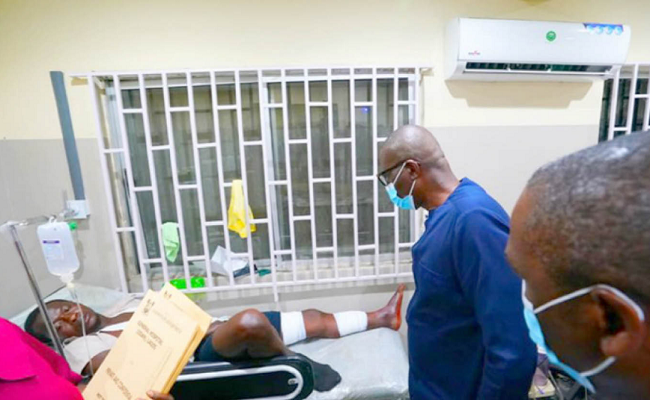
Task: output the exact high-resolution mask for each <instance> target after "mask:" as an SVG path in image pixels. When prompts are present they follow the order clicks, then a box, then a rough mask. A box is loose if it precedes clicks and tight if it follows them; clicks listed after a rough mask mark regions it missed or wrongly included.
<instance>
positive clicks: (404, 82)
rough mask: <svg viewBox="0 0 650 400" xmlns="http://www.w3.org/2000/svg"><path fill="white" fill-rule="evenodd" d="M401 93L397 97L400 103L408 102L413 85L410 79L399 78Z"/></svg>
mask: <svg viewBox="0 0 650 400" xmlns="http://www.w3.org/2000/svg"><path fill="white" fill-rule="evenodd" d="M398 85H399V91H398V92H397V97H398V100H400V101H408V100H409V87H410V86H411V84H410V83H409V79H408V78H399V83H398Z"/></svg>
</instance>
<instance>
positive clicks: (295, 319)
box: [280, 311, 307, 346]
mask: <svg viewBox="0 0 650 400" xmlns="http://www.w3.org/2000/svg"><path fill="white" fill-rule="evenodd" d="M280 323H281V324H282V341H283V342H284V344H285V345H286V346H289V345H292V344H294V343H297V342H300V341H302V340H305V339H307V331H306V329H305V319H304V317H303V316H302V312H301V311H296V312H286V313H285V312H283V313H280Z"/></svg>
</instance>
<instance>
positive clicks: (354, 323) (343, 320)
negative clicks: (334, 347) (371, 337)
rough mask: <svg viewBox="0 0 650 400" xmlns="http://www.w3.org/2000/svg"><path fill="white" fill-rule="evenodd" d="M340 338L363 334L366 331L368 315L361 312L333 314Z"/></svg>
mask: <svg viewBox="0 0 650 400" xmlns="http://www.w3.org/2000/svg"><path fill="white" fill-rule="evenodd" d="M334 319H336V326H337V327H338V328H339V334H340V335H341V336H346V335H351V334H353V333H357V332H363V331H365V330H366V329H368V315H367V314H366V313H365V312H363V311H346V312H342V313H336V314H334Z"/></svg>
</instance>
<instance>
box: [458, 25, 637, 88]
mask: <svg viewBox="0 0 650 400" xmlns="http://www.w3.org/2000/svg"><path fill="white" fill-rule="evenodd" d="M631 35H632V32H631V29H630V27H629V26H627V25H616V24H598V23H577V22H550V21H515V20H500V19H477V18H456V19H454V20H452V21H451V22H450V23H449V25H448V27H447V37H446V49H445V52H446V55H445V56H446V67H445V68H446V78H447V79H465V80H487V81H496V80H512V81H537V80H552V81H584V80H597V79H603V78H607V77H610V76H612V75H613V74H614V73H615V72H616V70H617V69H619V68H620V67H621V65H622V64H623V63H625V59H626V58H627V52H628V49H629V47H630V37H631Z"/></svg>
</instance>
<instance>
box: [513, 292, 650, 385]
mask: <svg viewBox="0 0 650 400" xmlns="http://www.w3.org/2000/svg"><path fill="white" fill-rule="evenodd" d="M594 289H605V290H608V291H610V292H612V293H613V294H614V295H616V297H618V298H620V299H621V300H623V301H625V302H626V303H627V304H629V305H630V306H631V307H632V308H633V309H634V311H636V313H637V315H638V316H639V319H641V321H644V320H645V314H644V313H643V310H642V309H641V307H639V306H638V305H637V304H636V303H635V302H634V301H633V300H632V299H630V298H629V297H628V296H627V295H626V294H625V293H623V292H621V291H620V290H618V289H616V288H614V287H611V286H608V285H594V286H589V287H587V288H583V289H579V290H576V291H575V292H572V293H569V294H566V295H564V296H561V297H558V298H557V299H555V300H551V301H549V302H548V303H545V304H543V305H541V306H539V307H537V308H533V304H532V303H531V302H530V300H528V298H527V297H526V281H523V283H522V287H521V297H522V300H523V302H524V319H525V320H526V325H527V326H528V333H529V335H530V338H531V339H532V340H533V342H534V343H535V344H536V345H538V346H539V347H541V348H542V349H544V351H545V352H546V355H547V356H548V359H549V361H550V362H551V364H554V365H556V366H558V367H559V368H561V369H562V370H563V371H564V372H566V373H567V375H569V376H570V377H571V378H573V380H575V381H576V382H578V383H579V384H581V385H582V386H584V387H585V388H587V389H588V390H589V391H590V392H592V393H596V388H595V387H594V385H593V383H591V381H590V380H589V377H590V376H594V375H597V374H599V373H601V372H603V371H604V370H605V369H607V368H608V367H609V366H610V365H612V364H614V362H615V361H616V357H608V358H607V359H605V360H604V361H603V362H601V363H600V364H598V365H597V366H595V367H594V368H592V369H590V370H588V371H583V372H578V371H577V370H575V369H574V368H572V367H570V366H569V365H567V364H565V363H563V362H562V361H560V359H559V357H558V356H557V355H556V354H555V352H553V350H551V349H550V348H549V347H548V346H547V345H546V340H544V333H543V332H542V326H541V324H540V323H539V320H538V319H537V314H539V313H541V312H544V311H546V310H548V309H549V308H551V307H554V306H556V305H558V304H561V303H564V302H566V301H569V300H573V299H575V298H578V297H580V296H584V295H586V294H588V293H590V292H591V291H592V290H594Z"/></svg>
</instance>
